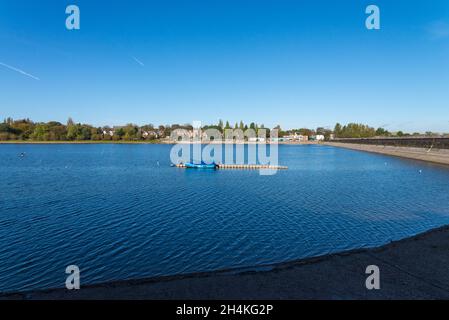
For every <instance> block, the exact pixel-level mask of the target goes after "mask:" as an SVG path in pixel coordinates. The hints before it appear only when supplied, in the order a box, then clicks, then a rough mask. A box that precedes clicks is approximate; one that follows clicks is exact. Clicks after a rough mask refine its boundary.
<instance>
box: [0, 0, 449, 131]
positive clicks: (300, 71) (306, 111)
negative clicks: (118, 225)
mask: <svg viewBox="0 0 449 320" xmlns="http://www.w3.org/2000/svg"><path fill="white" fill-rule="evenodd" d="M69 4H76V5H78V6H79V7H80V10H81V30H77V31H68V30H67V29H66V28H65V19H66V16H67V15H66V14H65V8H66V6H67V5H69ZM369 4H376V5H378V6H379V7H380V10H381V30H378V31H373V30H371V31H370V30H367V29H366V28H365V19H366V16H367V15H366V14H365V8H366V7H367V6H368V5H369ZM11 67H12V68H14V69H12V68H11ZM25 73H26V74H25ZM7 116H11V117H13V118H24V117H29V118H31V119H33V120H35V121H49V120H57V121H61V122H65V121H66V119H67V118H68V117H69V116H71V117H73V118H74V120H75V121H78V122H85V123H90V124H93V125H106V124H109V125H117V124H123V123H128V122H134V123H137V124H144V123H153V124H167V123H187V122H191V121H193V120H201V121H203V122H205V123H212V122H217V121H218V119H220V118H222V119H224V120H230V121H231V123H234V122H236V121H240V120H244V121H245V122H250V121H256V122H258V123H263V124H265V125H267V126H274V125H276V124H281V126H282V127H283V128H297V127H312V128H313V127H316V126H333V125H334V124H335V123H336V122H341V123H347V122H363V123H368V124H370V125H373V126H376V127H377V126H384V127H385V128H387V129H389V130H392V131H395V130H405V131H427V130H433V131H445V132H449V2H448V1H447V0H432V1H430V0H429V1H420V0H419V1H401V0H395V1H377V0H374V1H359V0H345V1H343V0H341V1H336V0H334V1H321V0H315V1H311V0H307V1H300V0H296V1H282V0H277V1H275V0H273V1H264V0H251V1H249V0H238V1H237V0H220V1H218V0H208V1H202V0H197V1H175V0H171V1H170V0H169V1H166V0H164V1H157V2H156V1H134V0H128V1H122V0H116V1H94V0H88V1H87V0H71V1H60V0H59V1H57V0H54V1H50V0H47V1H45V0H40V1H31V0H29V1H21V0H16V1H9V0H8V1H5V0H0V117H7Z"/></svg>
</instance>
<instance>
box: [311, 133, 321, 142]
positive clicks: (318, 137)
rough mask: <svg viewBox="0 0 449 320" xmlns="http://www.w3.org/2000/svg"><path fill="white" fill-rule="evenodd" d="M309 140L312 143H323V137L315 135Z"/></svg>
mask: <svg viewBox="0 0 449 320" xmlns="http://www.w3.org/2000/svg"><path fill="white" fill-rule="evenodd" d="M310 140H312V141H324V135H322V134H317V135H314V136H311V137H310Z"/></svg>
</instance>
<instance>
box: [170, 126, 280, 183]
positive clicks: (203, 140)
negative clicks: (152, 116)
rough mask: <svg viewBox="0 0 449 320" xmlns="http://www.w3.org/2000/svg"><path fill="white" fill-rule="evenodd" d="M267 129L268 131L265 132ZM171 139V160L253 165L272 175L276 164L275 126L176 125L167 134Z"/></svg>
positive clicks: (277, 163)
mask: <svg viewBox="0 0 449 320" xmlns="http://www.w3.org/2000/svg"><path fill="white" fill-rule="evenodd" d="M268 133H269V134H268ZM170 139H171V141H173V142H175V145H174V146H173V147H172V149H171V152H170V160H171V162H172V164H174V165H179V164H183V163H187V162H193V163H204V164H216V165H220V164H225V165H257V166H259V167H260V170H259V172H260V174H261V175H274V174H276V173H277V167H278V166H279V146H278V145H279V143H278V130H277V129H273V130H271V131H270V132H269V131H268V130H267V129H258V130H257V131H256V130H254V129H251V128H250V129H247V130H245V131H244V130H242V129H224V130H223V132H222V131H220V130H218V129H214V128H209V129H206V130H202V128H201V122H198V121H195V122H194V123H193V130H185V129H177V130H174V131H173V132H172V133H171V135H170Z"/></svg>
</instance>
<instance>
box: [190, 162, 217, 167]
mask: <svg viewBox="0 0 449 320" xmlns="http://www.w3.org/2000/svg"><path fill="white" fill-rule="evenodd" d="M184 167H186V168H189V169H217V167H218V166H217V164H216V163H212V164H207V163H204V162H201V163H192V162H187V163H185V164H184Z"/></svg>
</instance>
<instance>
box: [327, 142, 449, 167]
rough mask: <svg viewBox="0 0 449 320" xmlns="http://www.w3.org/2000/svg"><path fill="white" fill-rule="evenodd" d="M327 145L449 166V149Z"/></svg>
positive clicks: (346, 144) (336, 143)
mask: <svg viewBox="0 0 449 320" xmlns="http://www.w3.org/2000/svg"><path fill="white" fill-rule="evenodd" d="M324 144H325V145H329V146H334V147H340V148H347V149H352V150H359V151H366V152H373V153H379V154H385V155H389V156H396V157H402V158H408V159H414V160H421V161H427V162H432V163H438V164H444V165H449V149H430V148H429V149H425V148H412V147H394V146H380V145H368V144H353V143H341V142H326V143H324Z"/></svg>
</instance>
